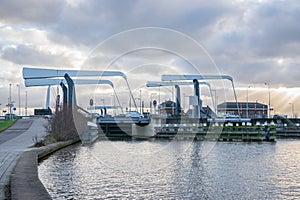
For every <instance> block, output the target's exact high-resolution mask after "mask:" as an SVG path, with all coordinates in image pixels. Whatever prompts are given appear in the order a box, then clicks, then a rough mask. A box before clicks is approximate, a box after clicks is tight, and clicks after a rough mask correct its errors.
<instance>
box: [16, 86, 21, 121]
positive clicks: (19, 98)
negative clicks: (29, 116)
mask: <svg viewBox="0 0 300 200" xmlns="http://www.w3.org/2000/svg"><path fill="white" fill-rule="evenodd" d="M17 87H18V100H19V116H20V115H21V97H20V84H17Z"/></svg>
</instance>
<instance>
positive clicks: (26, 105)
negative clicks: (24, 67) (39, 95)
mask: <svg viewBox="0 0 300 200" xmlns="http://www.w3.org/2000/svg"><path fill="white" fill-rule="evenodd" d="M25 116H27V91H25Z"/></svg>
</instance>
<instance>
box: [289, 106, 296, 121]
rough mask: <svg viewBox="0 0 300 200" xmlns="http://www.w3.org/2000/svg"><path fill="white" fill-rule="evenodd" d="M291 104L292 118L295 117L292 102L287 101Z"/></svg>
mask: <svg viewBox="0 0 300 200" xmlns="http://www.w3.org/2000/svg"><path fill="white" fill-rule="evenodd" d="M289 104H291V106H292V107H291V109H292V118H295V115H294V103H289Z"/></svg>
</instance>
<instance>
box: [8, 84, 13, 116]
mask: <svg viewBox="0 0 300 200" xmlns="http://www.w3.org/2000/svg"><path fill="white" fill-rule="evenodd" d="M8 106H9V114H10V117H11V107H12V106H11V83H10V84H9V101H8Z"/></svg>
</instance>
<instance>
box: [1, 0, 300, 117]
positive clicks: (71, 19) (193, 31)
mask: <svg viewBox="0 0 300 200" xmlns="http://www.w3.org/2000/svg"><path fill="white" fill-rule="evenodd" d="M0 2H1V7H0V70H1V73H0V80H1V81H0V103H1V104H2V109H5V104H7V101H8V96H9V89H8V88H9V87H8V85H9V84H10V83H12V96H13V99H15V100H16V101H17V86H16V84H18V83H19V84H20V85H21V100H22V103H21V104H22V105H23V104H24V103H23V102H24V101H25V90H26V91H28V96H29V98H28V106H30V107H41V106H43V104H44V97H43V96H44V95H45V92H46V88H44V87H37V88H25V87H24V83H23V79H22V68H23V66H29V67H41V68H53V69H66V68H67V69H80V68H82V63H84V62H86V60H87V59H86V58H87V56H89V55H90V53H91V51H92V50H93V49H95V47H96V48H97V44H101V42H103V41H107V39H108V38H111V37H112V36H114V35H116V34H119V33H122V32H124V31H125V32H126V31H128V30H132V29H133V30H134V29H137V28H138V29H140V28H143V27H157V28H162V29H163V30H165V29H166V30H172V31H174V32H177V33H180V34H182V35H185V36H187V37H189V38H190V39H193V40H194V41H195V42H197V43H199V44H200V46H202V47H203V49H205V52H206V53H207V54H209V56H210V58H211V59H212V60H213V62H214V63H215V66H216V67H217V70H218V71H219V73H221V74H228V75H231V76H232V77H233V78H234V81H235V86H236V88H237V94H238V100H240V101H246V99H247V97H246V94H247V91H248V98H249V101H256V100H257V101H260V102H263V103H266V104H267V103H268V92H269V90H268V87H269V88H270V94H271V105H272V107H274V109H275V112H276V113H286V114H288V115H291V108H292V104H293V106H294V110H295V113H300V103H298V102H300V96H299V95H300V87H299V85H300V82H299V77H300V24H299V20H300V2H299V1H298V0H273V1H272V0H226V1H223V0H211V1H198V0H189V1H177V0H175V1H167V0H159V1H158V0H151V1H150V0H149V1H127V0H123V1H116V0H106V1H102V0H86V1H83V0H65V1H64V0H43V1H38V0H26V1H18V0H0ZM137 37H139V38H137V39H140V38H142V37H143V36H141V35H137ZM123 39H126V37H125V38H123ZM131 39H132V38H131ZM174 40H175V39H174ZM114 42H115V43H116V41H114ZM133 42H134V41H132V40H130V41H129V43H133ZM160 42H161V41H159V42H158V43H160ZM112 43H113V42H112ZM112 43H109V44H112ZM174 44H176V41H175V42H174ZM174 44H173V46H172V45H171V46H172V48H174V47H176V45H174ZM114 48H116V47H114ZM177 48H178V49H180V48H183V47H182V43H178V45H177ZM180 51H184V48H183V50H180ZM143 53H144V54H143V55H144V56H145V51H144V52H143ZM152 53H153V52H152ZM152 53H151V52H150V53H149V52H146V54H147V57H148V58H149V56H150V57H151V56H153V55H152ZM108 54H110V51H109V50H108V49H107V51H105V52H103V51H102V52H101V56H102V57H101V58H102V60H105V58H106V57H109V55H108ZM156 54H157V51H156ZM131 55H132V56H131V57H130V56H129V57H126V58H124V59H123V60H122V59H121V60H119V61H118V63H119V64H120V63H122V64H124V62H125V63H126V62H127V64H128V62H133V61H132V60H134V59H135V61H136V59H137V57H138V55H139V54H138V53H135V56H133V54H131ZM143 55H139V56H141V57H142V56H143ZM160 55H161V57H163V58H164V59H162V60H161V61H158V60H159V59H161V58H158V57H159V56H157V55H155V60H156V65H157V63H159V62H161V64H162V65H166V63H168V64H169V65H172V64H174V63H177V67H178V69H179V68H180V67H181V69H183V71H185V70H184V68H185V66H186V65H184V64H182V62H181V61H180V60H179V62H178V59H176V58H173V57H172V56H170V54H168V55H165V56H162V55H164V53H161V54H160ZM199 57H201V55H199ZM98 59H99V58H98ZM124 60H126V61H124ZM128 60H130V61H128ZM118 63H115V65H112V66H111V67H110V70H114V66H115V67H116V69H117V70H120V69H119V68H118V67H117V66H118ZM137 63H139V62H137ZM178 63H179V64H178ZM180 63H181V64H182V65H181V66H180ZM100 64H101V63H100ZM135 65H136V64H135ZM140 66H148V65H147V63H146V65H145V62H140ZM156 67H157V66H156ZM90 68H91V69H92V68H93V67H92V66H91V67H90ZM149 68H151V67H149ZM153 68H155V67H152V69H153ZM96 69H97V70H104V67H103V69H102V68H101V67H99V65H98V68H96ZM123 70H125V69H123ZM130 70H132V69H127V72H130ZM139 71H142V70H139ZM175 71H176V70H175ZM201 71H203V74H207V73H208V74H209V73H210V74H211V73H214V72H215V71H205V69H201ZM163 72H165V71H163ZM170 73H171V71H170ZM265 83H267V85H266V84H265ZM42 97H43V98H42ZM228 100H231V99H230V98H229V99H228ZM220 101H222V100H220Z"/></svg>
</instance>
